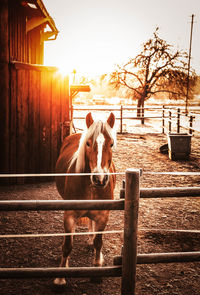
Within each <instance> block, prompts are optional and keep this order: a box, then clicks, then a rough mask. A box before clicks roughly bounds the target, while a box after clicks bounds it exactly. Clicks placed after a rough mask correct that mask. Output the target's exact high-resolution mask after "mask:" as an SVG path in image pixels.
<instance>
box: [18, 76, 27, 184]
mask: <svg viewBox="0 0 200 295" xmlns="http://www.w3.org/2000/svg"><path fill="white" fill-rule="evenodd" d="M29 156H30V155H29V153H28V72H27V71H25V70H19V71H17V173H26V172H28V161H29ZM18 182H19V183H20V184H22V183H24V182H25V180H24V179H23V178H22V179H19V180H18Z"/></svg>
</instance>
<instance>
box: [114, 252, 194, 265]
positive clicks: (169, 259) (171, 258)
mask: <svg viewBox="0 0 200 295" xmlns="http://www.w3.org/2000/svg"><path fill="white" fill-rule="evenodd" d="M122 259H123V258H122V256H116V257H114V260H113V263H114V265H122ZM197 261H200V252H199V251H195V252H171V253H149V254H138V255H137V264H157V263H178V262H197Z"/></svg>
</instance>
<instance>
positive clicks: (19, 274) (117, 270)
mask: <svg viewBox="0 0 200 295" xmlns="http://www.w3.org/2000/svg"><path fill="white" fill-rule="evenodd" d="M120 276H121V267H120V266H105V267H69V268H67V267H62V268H58V267H57V268H2V269H0V279H8V278H10V279H11V278H12V279H13V278H15V279H24V278H55V277H60V278H62V277H68V278H96V277H120Z"/></svg>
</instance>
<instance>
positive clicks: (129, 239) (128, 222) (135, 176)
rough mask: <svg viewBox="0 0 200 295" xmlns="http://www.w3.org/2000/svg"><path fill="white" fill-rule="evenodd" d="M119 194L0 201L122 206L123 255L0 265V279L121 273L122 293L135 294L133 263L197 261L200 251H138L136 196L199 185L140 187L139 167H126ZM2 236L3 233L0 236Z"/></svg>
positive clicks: (33, 206)
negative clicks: (56, 264) (72, 262)
mask: <svg viewBox="0 0 200 295" xmlns="http://www.w3.org/2000/svg"><path fill="white" fill-rule="evenodd" d="M2 177H3V176H2ZM148 194H149V195H150V196H148ZM121 196H125V199H124V200H106V201H105V200H96V201H91V200H87V201H66V200H65V201H58V200H54V201H42V200H38V201H35V200H34V201H11V200H9V201H0V211H5V210H9V211H13V210H14V211H16V210H69V209H70V210H71V209H73V210H122V209H124V245H123V256H122V257H115V258H114V266H108V267H101V268H98V267H83V268H80V267H76V268H73V267H70V268H2V269H0V279H7V278H21V279H23V278H41V277H63V276H66V277H72V278H75V277H76V278H77V277H122V278H121V279H122V284H121V294H126V295H134V294H135V284H136V264H148V263H171V262H191V261H193V262H194V261H200V252H187V253H185V252H184V253H182V252H179V253H150V254H139V255H138V254H137V233H138V210H139V198H140V197H151V198H153V197H162V198H163V197H164V196H165V197H175V196H181V197H183V196H187V197H188V196H200V187H196V188H156V189H155V188H154V189H148V188H147V189H140V170H133V169H128V170H127V171H126V180H125V189H123V190H122V193H121ZM52 236H53V235H52ZM1 238H3V237H2V236H1Z"/></svg>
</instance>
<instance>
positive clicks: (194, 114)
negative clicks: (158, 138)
mask: <svg viewBox="0 0 200 295" xmlns="http://www.w3.org/2000/svg"><path fill="white" fill-rule="evenodd" d="M197 118H198V125H199V126H198V128H197V126H196V127H195V120H196V119H197ZM196 123H197V122H196ZM182 131H184V132H186V133H189V134H191V135H192V134H193V133H194V132H197V133H200V110H199V109H194V110H193V111H192V110H191V111H190V112H189V113H188V114H185V112H184V111H183V108H180V107H172V108H170V107H165V106H163V109H162V133H172V132H176V133H181V132H182Z"/></svg>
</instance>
